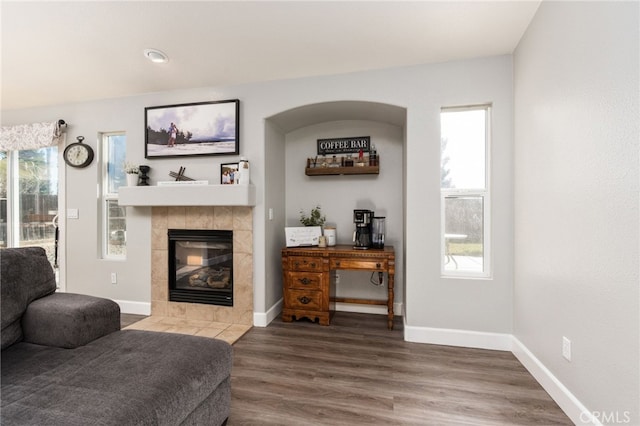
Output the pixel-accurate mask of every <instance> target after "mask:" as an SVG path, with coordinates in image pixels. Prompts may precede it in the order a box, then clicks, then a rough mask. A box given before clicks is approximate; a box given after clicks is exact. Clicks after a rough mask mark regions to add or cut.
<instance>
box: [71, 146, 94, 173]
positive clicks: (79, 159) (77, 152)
mask: <svg viewBox="0 0 640 426" xmlns="http://www.w3.org/2000/svg"><path fill="white" fill-rule="evenodd" d="M92 160H93V150H92V149H91V147H90V146H89V145H85V144H82V143H72V144H71V145H69V146H68V147H67V148H66V149H65V150H64V161H66V163H67V164H68V165H70V166H71V167H86V166H88V165H89V164H91V161H92Z"/></svg>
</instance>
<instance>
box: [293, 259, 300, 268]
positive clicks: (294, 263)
mask: <svg viewBox="0 0 640 426" xmlns="http://www.w3.org/2000/svg"><path fill="white" fill-rule="evenodd" d="M293 266H294V267H296V268H299V267H300V262H298V261H297V260H296V261H295V262H293Z"/></svg>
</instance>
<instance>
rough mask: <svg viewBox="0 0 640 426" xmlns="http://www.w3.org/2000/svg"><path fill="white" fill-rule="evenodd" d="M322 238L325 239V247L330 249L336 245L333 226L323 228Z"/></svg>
mask: <svg viewBox="0 0 640 426" xmlns="http://www.w3.org/2000/svg"><path fill="white" fill-rule="evenodd" d="M324 236H325V237H326V238H327V246H329V247H332V246H335V245H336V228H334V227H333V226H328V227H326V228H324Z"/></svg>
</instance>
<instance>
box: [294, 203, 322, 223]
mask: <svg viewBox="0 0 640 426" xmlns="http://www.w3.org/2000/svg"><path fill="white" fill-rule="evenodd" d="M326 220H327V218H326V216H323V214H322V211H321V208H320V206H319V205H318V206H315V207H314V208H312V209H311V214H310V215H309V216H307V214H306V213H305V212H304V210H300V223H302V224H303V225H304V226H323V225H324V223H325V221H326Z"/></svg>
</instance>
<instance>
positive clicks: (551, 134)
mask: <svg viewBox="0 0 640 426" xmlns="http://www.w3.org/2000/svg"><path fill="white" fill-rule="evenodd" d="M638 16H639V9H638V3H637V2H627V3H622V2H543V3H542V5H541V6H540V8H539V10H538V13H537V15H536V17H535V18H534V20H533V22H532V24H531V25H530V27H529V29H528V31H527V32H526V34H525V36H524V38H523V39H522V41H521V43H520V45H519V46H518V48H517V50H516V53H515V63H514V68H515V107H516V109H515V116H516V125H515V135H516V144H515V165H514V167H515V206H516V211H515V237H516V238H515V253H516V261H515V283H516V285H515V296H514V299H515V300H514V311H515V318H514V323H515V326H514V333H515V336H516V338H517V339H518V340H519V341H520V342H521V343H522V344H523V345H524V346H526V347H527V348H528V349H529V351H530V352H531V353H532V354H533V356H534V357H536V358H537V359H538V360H539V361H540V362H541V363H542V364H543V365H544V366H545V367H546V368H547V369H548V370H549V372H550V373H551V374H552V375H554V376H555V377H556V378H557V379H559V380H560V382H562V384H564V386H566V388H568V390H569V392H570V393H573V395H574V396H575V397H577V399H578V400H579V401H581V402H582V404H584V406H585V407H586V409H587V411H597V412H600V413H604V414H600V416H599V420H604V421H603V423H614V421H612V420H615V419H616V418H617V421H619V422H620V423H627V424H640V408H639V401H640V394H639V376H640V371H639V369H638V366H639V360H640V351H639V334H640V328H639V322H640V318H639V312H640V305H639V291H638V282H639V281H638V272H639V251H638V244H639V238H638V233H639V215H638V203H639V197H638V189H639V177H638V170H639V161H638V154H639V134H640V127H639V124H638V121H639V117H640V112H639V110H638V96H639V93H640V90H639V84H638V79H639V75H640V74H639V67H638V60H639V59H638V52H639V46H638V41H639V34H638V28H639V22H638ZM563 336H566V337H567V338H569V339H570V340H571V344H572V359H571V362H568V361H567V360H565V359H564V358H563V357H562V356H561V347H562V337H563ZM565 408H566V406H565ZM568 412H570V410H568ZM605 416H606V417H605ZM612 416H613V417H612ZM615 416H617V417H615ZM572 418H573V420H574V421H575V422H577V423H581V422H582V421H584V420H585V419H586V416H585V415H582V418H581V417H580V414H579V413H578V412H575V413H574V414H573V416H572ZM607 419H609V421H606V420H607ZM625 419H626V421H625ZM629 419H631V420H629Z"/></svg>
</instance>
